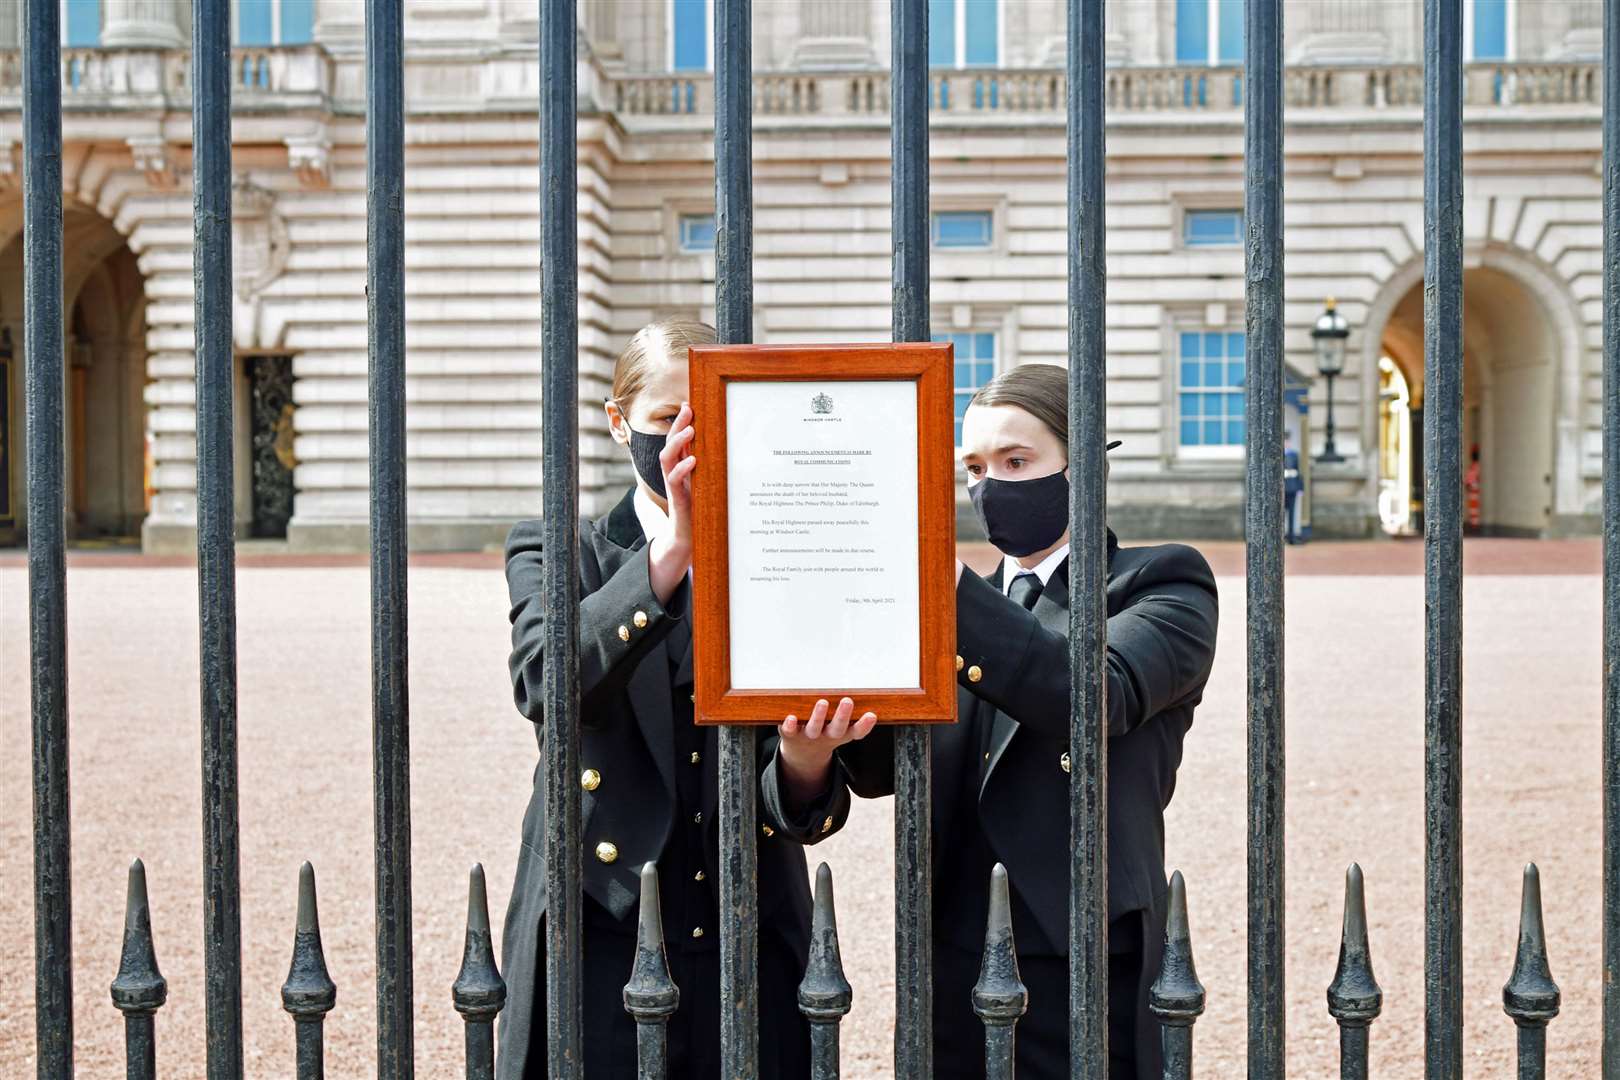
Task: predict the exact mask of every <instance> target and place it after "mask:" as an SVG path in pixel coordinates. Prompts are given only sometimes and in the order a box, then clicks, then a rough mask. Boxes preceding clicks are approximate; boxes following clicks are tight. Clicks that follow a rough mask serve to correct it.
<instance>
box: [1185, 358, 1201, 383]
mask: <svg viewBox="0 0 1620 1080" xmlns="http://www.w3.org/2000/svg"><path fill="white" fill-rule="evenodd" d="M1201 368H1202V365H1200V364H1195V363H1192V362H1189V361H1183V362H1182V365H1181V385H1182V386H1185V387H1195V386H1201V385H1203V380H1202V379H1200V378H1199V377H1198V376H1199V375H1200V374H1201V373H1202V371H1201Z"/></svg>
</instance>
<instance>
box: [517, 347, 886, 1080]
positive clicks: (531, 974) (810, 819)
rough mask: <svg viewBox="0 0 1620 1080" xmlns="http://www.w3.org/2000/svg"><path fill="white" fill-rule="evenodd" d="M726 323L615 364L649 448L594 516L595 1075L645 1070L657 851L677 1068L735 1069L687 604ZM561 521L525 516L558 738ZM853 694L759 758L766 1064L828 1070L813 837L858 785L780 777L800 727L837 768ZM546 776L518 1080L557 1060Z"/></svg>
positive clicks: (616, 414)
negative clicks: (696, 397) (548, 615)
mask: <svg viewBox="0 0 1620 1080" xmlns="http://www.w3.org/2000/svg"><path fill="white" fill-rule="evenodd" d="M714 340H715V335H714V330H713V329H712V328H710V327H708V326H706V325H704V324H703V323H699V322H695V321H690V320H681V319H667V320H663V321H661V322H657V323H653V324H651V325H649V326H646V327H644V328H643V329H642V330H641V331H640V332H639V333H637V334H636V336H635V337H634V338H633V339H631V341H630V344H629V345H628V346H627V347H626V348H625V350H624V353H623V354H622V355H621V356H620V357H619V359H618V363H617V364H616V365H615V367H614V374H613V396H612V397H611V398H610V399H609V400H608V401H607V403H606V411H607V419H608V425H609V429H610V431H611V433H612V436H613V439H614V441H615V442H617V443H619V444H620V445H621V446H625V447H627V448H628V450H629V453H630V458H631V460H632V462H633V463H634V465H635V470H636V484H635V486H634V487H633V488H632V489H631V490H630V491H629V492H627V493H626V494H625V496H624V497H623V498H622V499H621V500H620V501H619V503H618V505H617V506H615V507H614V508H613V509H612V510H610V511H609V512H608V513H607V514H606V515H604V516H602V517H600V518H598V519H596V520H595V521H582V522H581V523H580V550H579V556H578V557H579V559H580V573H581V600H580V641H579V668H580V672H579V676H580V723H581V738H580V766H581V774H580V780H579V782H580V786H581V787H582V788H583V789H584V792H583V794H582V796H581V807H580V820H581V836H580V842H581V844H582V845H583V851H582V853H581V859H582V865H583V868H584V870H583V879H584V880H583V889H584V909H583V914H582V920H581V921H582V924H583V928H584V947H583V953H584V984H585V985H584V1019H585V1028H584V1031H583V1033H582V1043H583V1049H584V1055H585V1075H586V1076H587V1077H588V1078H589V1080H619V1078H625V1080H628V1078H631V1077H634V1076H635V1075H636V1035H635V1025H634V1023H633V1021H632V1020H631V1018H630V1017H629V1015H628V1014H627V1013H626V1012H625V1011H624V1001H623V996H622V994H623V989H624V984H625V982H626V981H627V980H628V979H629V977H630V969H631V961H632V957H633V955H634V950H635V941H636V922H637V920H636V914H637V911H636V909H637V906H638V901H639V896H640V886H639V875H640V870H641V866H642V865H643V864H644V863H646V862H648V861H653V860H656V862H657V864H658V876H659V886H660V890H659V891H660V896H661V906H662V909H663V923H664V933H665V941H666V944H667V948H668V953H669V962H670V970H671V972H672V974H673V976H674V979H675V983H676V985H677V986H678V987H680V991H681V998H680V1008H679V1010H678V1011H677V1012H676V1014H675V1016H674V1017H672V1018H671V1020H670V1023H669V1031H668V1046H669V1073H670V1075H671V1076H680V1077H713V1076H718V1075H719V1074H720V1046H719V1034H720V1012H719V1010H720V1007H721V1004H720V980H719V926H718V903H719V897H718V891H717V890H718V885H719V881H718V879H719V861H718V851H717V844H718V823H717V813H716V811H717V773H716V767H715V766H716V760H717V752H716V737H715V729H713V728H699V727H697V726H695V725H694V724H693V717H692V632H691V626H690V624H689V622H688V621H687V617H686V616H687V612H688V603H689V595H688V594H689V592H690V584H689V580H690V579H689V570H690V567H691V554H692V522H691V488H690V480H691V476H692V470H693V469H694V468H695V467H696V459H695V458H693V457H692V455H691V453H690V446H691V439H692V426H691V425H692V410H691V407H690V406H689V405H687V404H686V400H687V397H688V377H687V374H688V373H687V352H686V349H687V346H689V345H698V344H708V343H712V342H713V341H714ZM541 535H542V532H541V522H540V521H538V520H533V521H522V522H519V523H518V524H517V525H516V526H514V527H513V529H512V533H511V536H510V537H509V538H508V540H507V545H506V580H507V586H508V589H509V591H510V594H511V602H512V608H511V620H512V654H511V673H512V684H513V691H514V694H515V697H516V701H517V706H518V709H519V711H521V712H522V713H523V715H524V716H526V717H528V718H529V719H530V720H532V721H534V723H535V733H536V737H537V738H538V739H539V740H542V741H543V740H544V738H545V727H544V723H543V717H542V712H541V710H542V700H541V682H542V678H543V674H544V668H545V657H544V655H543V653H542V648H543V640H544V638H543V629H544V618H545V610H544V602H543V600H542V599H541V595H540V588H541V577H542V568H543V555H542V552H541ZM852 709H853V705H852V702H850V701H849V700H848V699H847V698H846V699H844V700H843V701H842V702H840V703H839V705H838V707H837V709H836V710H829V709H828V705H827V703H826V702H821V703H819V704H818V705H817V706H816V708H815V711H814V712H813V713H812V715H811V716H810V717H809V718H808V720H807V721H806V722H805V723H803V724H801V723H800V722H798V721H797V720H793V719H791V718H790V722H789V723H787V724H784V726H783V729H782V731H781V733H780V734H779V735H772V736H770V737H768V738H766V739H764V740H762V743H761V747H760V753H759V760H760V761H761V762H766V763H769V764H768V765H767V766H766V772H764V773H762V776H761V793H762V798H761V800H760V803H759V807H758V815H759V821H760V823H761V829H760V832H761V836H760V838H759V864H758V866H759V870H758V875H759V876H758V881H759V923H760V926H761V933H760V941H759V988H760V998H759V1012H760V1027H761V1031H760V1040H759V1048H760V1075H761V1076H762V1077H765V1078H779V1080H798V1078H800V1077H804V1076H808V1075H809V1036H808V1029H807V1028H806V1026H805V1023H804V1020H803V1018H802V1017H801V1016H800V1014H799V1009H798V996H797V991H798V984H799V981H800V979H801V978H802V976H803V972H804V962H805V957H806V954H807V951H808V943H809V934H810V892H809V886H808V878H807V874H806V870H805V859H804V852H803V850H802V848H801V846H800V845H801V844H811V843H815V842H816V841H817V840H820V839H821V838H822V837H824V836H826V835H827V834H829V833H831V832H832V831H833V830H835V829H836V828H838V827H839V826H841V825H842V824H843V821H844V817H845V815H846V814H847V813H848V810H849V797H848V793H847V791H846V790H844V786H843V784H842V783H839V784H835V785H827V784H824V783H817V784H815V785H813V786H806V785H805V784H804V783H803V782H802V781H803V778H802V776H801V775H800V774H799V773H796V772H791V771H790V772H788V773H787V774H786V775H778V774H777V772H776V770H777V769H778V768H779V767H780V766H779V765H778V764H777V763H776V755H775V749H776V745H777V743H778V740H779V739H782V740H786V741H788V742H791V743H793V744H794V746H795V750H794V752H793V753H792V754H790V755H789V757H790V759H791V760H792V761H794V762H797V763H800V766H801V769H800V771H801V772H804V773H809V774H813V775H814V777H815V778H816V779H817V780H820V779H821V778H823V777H825V775H826V774H827V772H828V770H829V767H830V766H829V763H830V762H831V759H832V753H833V749H834V748H835V747H836V746H837V745H838V744H839V743H840V742H843V741H845V740H846V739H848V738H853V737H858V736H860V735H863V734H865V733H866V732H867V731H870V730H871V728H872V725H873V724H874V723H875V722H876V717H874V716H873V715H872V714H870V713H867V714H865V715H864V716H862V717H861V718H860V719H859V720H858V721H855V722H854V723H851V716H852ZM829 711H831V713H832V715H831V716H829V715H828V713H829ZM831 768H832V769H833V770H834V771H835V772H836V771H837V767H836V765H832V766H831ZM838 775H840V776H841V775H842V774H841V773H838ZM542 786H543V785H542V777H541V775H540V773H539V771H538V770H537V771H536V774H535V788H534V795H533V797H532V798H531V799H530V802H529V809H528V812H527V814H526V815H525V816H524V821H523V843H522V846H521V848H520V849H519V853H518V869H517V876H516V880H515V881H514V883H513V886H512V899H511V903H510V906H509V907H508V909H507V914H506V932H505V938H504V947H503V951H504V953H505V955H504V957H503V960H504V963H503V964H502V968H503V970H504V972H505V975H506V982H507V987H508V995H509V996H508V999H507V1005H506V1008H505V1010H503V1011H502V1013H501V1026H500V1056H499V1059H498V1075H499V1076H500V1077H501V1078H502V1080H523V1078H525V1077H544V1076H545V1075H546V1017H545V968H546V962H545V935H544V926H543V920H544V917H545V912H546V894H545V878H546V867H545V854H544V853H545V836H546V831H547V823H546V815H545V803H544V795H543V790H542ZM818 792H821V794H819V795H818V794H817V793H818ZM766 793H769V794H766ZM777 793H781V794H780V795H778V794H777ZM788 802H790V803H792V806H791V809H790V808H789V807H788V806H786V805H784V803H788Z"/></svg>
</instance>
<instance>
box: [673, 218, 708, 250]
mask: <svg viewBox="0 0 1620 1080" xmlns="http://www.w3.org/2000/svg"><path fill="white" fill-rule="evenodd" d="M680 227H681V235H680V244H681V250H682V251H684V252H695V251H713V250H714V215H713V214H682V215H681V226H680Z"/></svg>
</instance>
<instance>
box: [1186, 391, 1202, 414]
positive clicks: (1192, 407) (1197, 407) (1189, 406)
mask: <svg viewBox="0 0 1620 1080" xmlns="http://www.w3.org/2000/svg"><path fill="white" fill-rule="evenodd" d="M1203 406H1204V395H1203V394H1182V395H1181V415H1182V416H1183V417H1184V418H1186V417H1193V416H1199V415H1202V413H1203V411H1204V409H1203Z"/></svg>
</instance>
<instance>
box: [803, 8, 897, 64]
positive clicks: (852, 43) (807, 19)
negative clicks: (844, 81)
mask: <svg viewBox="0 0 1620 1080" xmlns="http://www.w3.org/2000/svg"><path fill="white" fill-rule="evenodd" d="M871 15H872V8H871V5H870V4H868V3H866V0H799V40H798V43H797V45H796V47H795V48H794V50H793V56H792V58H791V60H790V61H789V63H788V66H789V67H792V68H797V69H800V70H802V69H805V68H841V67H872V66H874V65H875V64H876V62H877V61H876V57H875V56H874V55H873V52H872V33H871V30H872V27H871Z"/></svg>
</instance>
